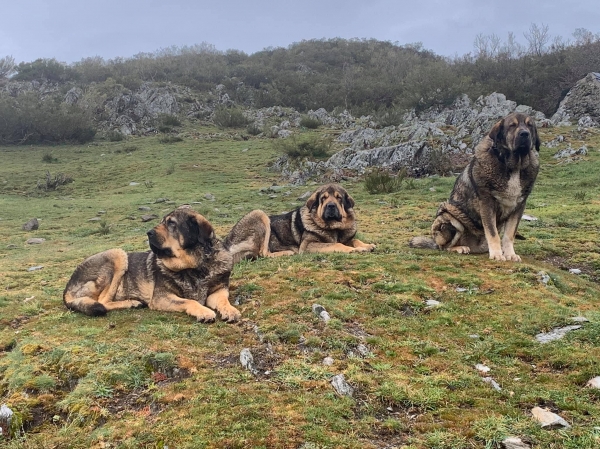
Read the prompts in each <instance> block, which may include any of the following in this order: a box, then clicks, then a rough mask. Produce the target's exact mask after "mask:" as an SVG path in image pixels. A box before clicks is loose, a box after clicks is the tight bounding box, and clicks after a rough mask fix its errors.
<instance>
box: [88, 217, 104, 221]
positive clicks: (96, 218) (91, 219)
mask: <svg viewBox="0 0 600 449" xmlns="http://www.w3.org/2000/svg"><path fill="white" fill-rule="evenodd" d="M100 220H102V218H100V217H93V218H90V219H89V220H88V221H100Z"/></svg>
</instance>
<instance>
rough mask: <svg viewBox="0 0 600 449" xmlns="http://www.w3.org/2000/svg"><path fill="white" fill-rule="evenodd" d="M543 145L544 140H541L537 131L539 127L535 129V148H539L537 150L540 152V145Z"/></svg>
mask: <svg viewBox="0 0 600 449" xmlns="http://www.w3.org/2000/svg"><path fill="white" fill-rule="evenodd" d="M541 145H542V142H541V141H540V135H539V134H538V133H537V129H536V130H535V149H536V150H537V152H538V153H539V152H540V146H541Z"/></svg>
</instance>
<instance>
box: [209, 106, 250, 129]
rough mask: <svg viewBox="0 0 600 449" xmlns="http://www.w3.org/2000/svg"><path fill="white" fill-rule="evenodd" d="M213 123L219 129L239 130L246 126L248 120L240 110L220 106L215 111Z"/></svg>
mask: <svg viewBox="0 0 600 449" xmlns="http://www.w3.org/2000/svg"><path fill="white" fill-rule="evenodd" d="M213 122H214V124H215V125H217V126H218V127H219V128H240V127H242V126H246V125H247V124H248V119H247V118H246V117H244V114H243V113H242V110H241V109H240V108H236V107H232V108H228V107H226V106H220V107H218V108H217V109H215V113H214V115H213Z"/></svg>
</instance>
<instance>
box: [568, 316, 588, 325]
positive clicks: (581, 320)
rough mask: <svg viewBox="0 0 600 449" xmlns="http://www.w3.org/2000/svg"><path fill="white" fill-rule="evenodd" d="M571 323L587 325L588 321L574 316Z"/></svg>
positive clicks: (582, 317)
mask: <svg viewBox="0 0 600 449" xmlns="http://www.w3.org/2000/svg"><path fill="white" fill-rule="evenodd" d="M571 321H573V322H575V323H588V322H589V321H590V320H588V319H587V318H586V317H584V316H574V317H572V318H571Z"/></svg>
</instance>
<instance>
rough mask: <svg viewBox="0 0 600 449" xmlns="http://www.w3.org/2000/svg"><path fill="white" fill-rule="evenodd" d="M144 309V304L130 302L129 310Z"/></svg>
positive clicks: (134, 301)
mask: <svg viewBox="0 0 600 449" xmlns="http://www.w3.org/2000/svg"><path fill="white" fill-rule="evenodd" d="M144 307H146V304H144V303H143V302H141V301H136V300H132V301H131V308H132V309H143V308H144Z"/></svg>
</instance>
